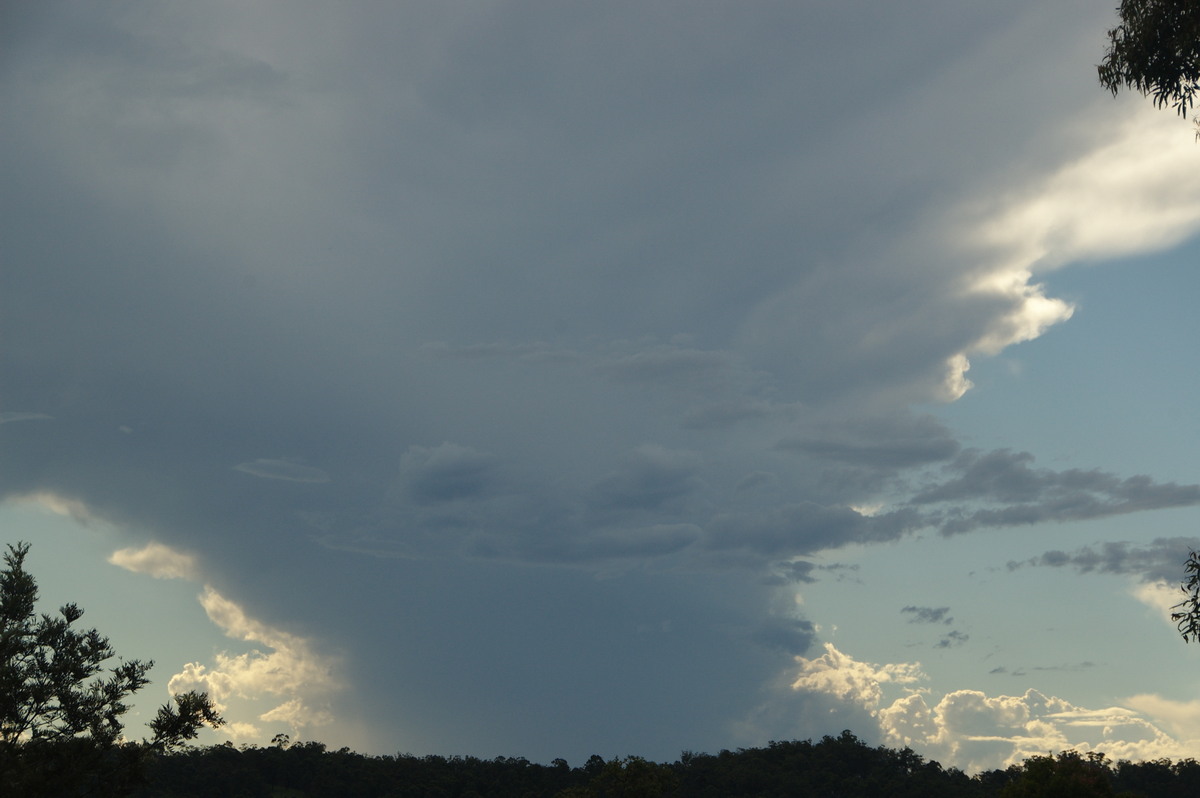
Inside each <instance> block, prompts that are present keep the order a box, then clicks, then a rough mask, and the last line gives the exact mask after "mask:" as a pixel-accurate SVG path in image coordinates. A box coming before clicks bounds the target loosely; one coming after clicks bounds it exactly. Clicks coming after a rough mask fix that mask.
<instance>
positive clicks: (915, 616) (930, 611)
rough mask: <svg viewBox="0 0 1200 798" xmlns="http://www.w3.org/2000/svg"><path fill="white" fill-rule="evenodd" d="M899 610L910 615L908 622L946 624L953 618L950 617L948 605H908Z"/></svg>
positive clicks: (951, 621)
mask: <svg viewBox="0 0 1200 798" xmlns="http://www.w3.org/2000/svg"><path fill="white" fill-rule="evenodd" d="M900 612H901V614H905V613H907V614H908V615H911V616H912V617H911V618H909V619H908V622H909V623H944V624H946V625H947V626H948V625H950V624H951V623H953V622H954V619H953V618H951V617H950V608H949V607H914V606H911V605H910V606H908V607H904V608H902V609H901V610H900Z"/></svg>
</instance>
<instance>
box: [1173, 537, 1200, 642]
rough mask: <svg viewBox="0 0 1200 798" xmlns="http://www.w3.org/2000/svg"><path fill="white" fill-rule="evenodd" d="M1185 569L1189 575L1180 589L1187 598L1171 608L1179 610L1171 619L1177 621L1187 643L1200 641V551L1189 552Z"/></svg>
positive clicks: (1184, 564)
mask: <svg viewBox="0 0 1200 798" xmlns="http://www.w3.org/2000/svg"><path fill="white" fill-rule="evenodd" d="M1183 570H1184V572H1185V573H1186V574H1188V576H1187V577H1186V578H1184V580H1183V584H1182V585H1180V586H1179V589H1180V590H1182V591H1183V593H1184V595H1185V596H1186V598H1185V599H1184V600H1183V601H1181V602H1179V603H1178V604H1176V605H1175V606H1174V607H1172V608H1171V609H1173V610H1179V611H1178V612H1173V613H1171V620H1172V621H1175V624H1176V626H1177V627H1178V628H1179V634H1181V635H1183V640H1184V642H1185V643H1190V642H1193V641H1195V642H1197V643H1200V552H1195V551H1193V552H1189V554H1188V558H1187V560H1186V561H1184V563H1183Z"/></svg>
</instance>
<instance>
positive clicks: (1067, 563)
mask: <svg viewBox="0 0 1200 798" xmlns="http://www.w3.org/2000/svg"><path fill="white" fill-rule="evenodd" d="M1196 549H1200V538H1155V539H1154V540H1153V541H1151V542H1150V543H1148V544H1146V543H1131V542H1128V541H1108V542H1105V543H1097V544H1096V545H1094V546H1085V547H1083V548H1081V549H1076V550H1075V551H1072V552H1065V551H1059V550H1057V549H1055V550H1051V551H1047V552H1045V553H1043V554H1041V555H1039V556H1037V557H1032V558H1030V559H1028V560H1021V561H1017V560H1010V561H1009V563H1008V569H1009V570H1010V571H1014V570H1017V569H1019V568H1026V567H1030V566H1034V567H1048V568H1068V567H1069V568H1074V569H1075V570H1077V571H1079V572H1080V573H1085V574H1086V573H1100V574H1127V575H1132V576H1137V577H1138V578H1139V579H1141V580H1142V581H1144V582H1156V581H1165V582H1177V581H1179V579H1180V574H1181V573H1182V571H1181V568H1182V565H1183V562H1184V561H1185V560H1186V559H1187V557H1188V552H1190V551H1194V550H1196Z"/></svg>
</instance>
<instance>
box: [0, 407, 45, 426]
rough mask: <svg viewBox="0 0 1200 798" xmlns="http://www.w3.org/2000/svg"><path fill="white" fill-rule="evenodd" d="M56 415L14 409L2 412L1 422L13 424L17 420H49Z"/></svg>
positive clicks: (0, 414)
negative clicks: (22, 411)
mask: <svg viewBox="0 0 1200 798" xmlns="http://www.w3.org/2000/svg"><path fill="white" fill-rule="evenodd" d="M52 418H54V416H49V415H46V414H45V413H21V412H18V411H14V410H6V411H5V412H3V413H0V424H12V423H13V422H16V421H49V420H50V419H52Z"/></svg>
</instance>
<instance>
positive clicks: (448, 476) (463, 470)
mask: <svg viewBox="0 0 1200 798" xmlns="http://www.w3.org/2000/svg"><path fill="white" fill-rule="evenodd" d="M495 469H496V458H495V457H493V456H492V455H489V454H487V453H485V452H480V451H477V450H476V449H473V448H471V447H470V446H460V445H459V444H457V443H451V442H449V441H447V442H445V443H442V444H439V445H438V446H435V447H432V448H430V447H426V446H410V447H409V448H408V450H407V451H406V452H405V453H404V455H403V456H402V457H401V458H400V477H399V479H398V481H397V484H398V485H399V486H400V487H401V488H402V489H403V490H404V491H405V492H406V493H407V494H408V495H409V496H411V497H412V498H413V500H415V501H416V502H417V503H419V504H441V503H445V502H454V501H459V500H464V499H473V498H477V497H480V496H482V495H483V493H484V492H485V491H486V490H487V489H488V487H489V485H490V484H491V483H492V482H493V480H494V479H495Z"/></svg>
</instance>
